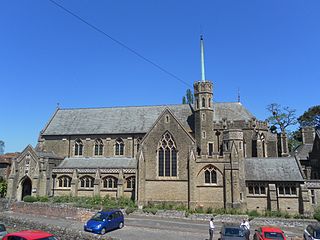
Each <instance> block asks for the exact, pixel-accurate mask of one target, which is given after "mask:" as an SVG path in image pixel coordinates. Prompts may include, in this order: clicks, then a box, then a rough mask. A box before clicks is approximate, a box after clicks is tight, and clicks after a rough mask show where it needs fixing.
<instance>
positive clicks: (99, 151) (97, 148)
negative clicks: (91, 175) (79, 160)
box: [94, 139, 103, 156]
mask: <svg viewBox="0 0 320 240" xmlns="http://www.w3.org/2000/svg"><path fill="white" fill-rule="evenodd" d="M94 155H95V156H102V155H103V142H102V140H101V139H97V140H96V141H95V143H94Z"/></svg>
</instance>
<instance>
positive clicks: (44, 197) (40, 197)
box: [37, 196, 49, 202]
mask: <svg viewBox="0 0 320 240" xmlns="http://www.w3.org/2000/svg"><path fill="white" fill-rule="evenodd" d="M48 201H49V198H48V197H47V196H38V197H37V202H48Z"/></svg>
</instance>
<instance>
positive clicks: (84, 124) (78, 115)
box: [42, 102, 254, 136]
mask: <svg viewBox="0 0 320 240" xmlns="http://www.w3.org/2000/svg"><path fill="white" fill-rule="evenodd" d="M166 108H169V109H170V110H171V111H172V113H173V114H174V115H175V116H176V117H177V119H178V120H179V121H180V122H181V123H182V125H183V126H184V127H185V129H186V130H187V131H189V132H191V131H192V129H193V128H194V116H193V107H192V106H191V105H188V104H179V105H161V106H141V107H111V108H79V109H58V110H57V111H56V113H55V114H54V116H53V117H52V119H51V120H50V121H49V123H48V124H47V126H46V127H45V129H44V130H43V133H42V135H44V136H45V135H81V134H128V133H146V132H148V131H149V129H150V128H151V127H152V125H153V124H154V123H155V121H156V120H157V118H158V117H159V115H160V114H161V113H162V112H163V111H164V109H166ZM213 108H214V119H213V120H214V121H220V120H222V119H223V118H226V119H228V120H250V119H252V118H253V117H254V116H253V115H252V114H251V113H250V112H249V111H248V110H247V109H246V108H245V107H243V106H242V104H241V103H238V102H234V103H232V102H231V103H214V105H213Z"/></svg>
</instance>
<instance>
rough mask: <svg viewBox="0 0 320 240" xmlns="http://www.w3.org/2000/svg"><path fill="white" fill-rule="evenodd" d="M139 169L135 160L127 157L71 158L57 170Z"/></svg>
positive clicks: (63, 162) (66, 159) (64, 161)
mask: <svg viewBox="0 0 320 240" xmlns="http://www.w3.org/2000/svg"><path fill="white" fill-rule="evenodd" d="M136 167H137V160H136V159H135V158H127V157H70V158H65V159H64V160H63V161H62V162H61V164H60V165H59V166H58V167H56V168H58V169H59V168H64V169H65V168H73V169H81V168H86V169H93V168H94V169H97V168H100V169H103V168H126V169H128V168H132V169H135V168H136Z"/></svg>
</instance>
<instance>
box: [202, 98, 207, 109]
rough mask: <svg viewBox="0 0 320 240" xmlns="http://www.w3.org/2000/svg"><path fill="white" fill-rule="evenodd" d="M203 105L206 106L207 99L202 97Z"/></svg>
mask: <svg viewBox="0 0 320 240" xmlns="http://www.w3.org/2000/svg"><path fill="white" fill-rule="evenodd" d="M202 107H206V99H205V98H202Z"/></svg>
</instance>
